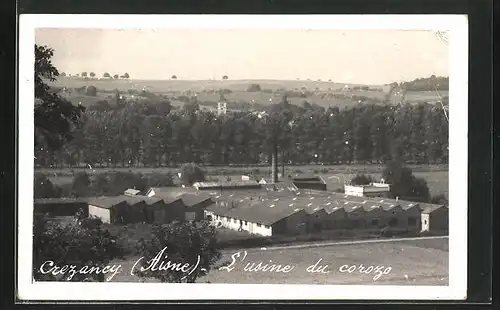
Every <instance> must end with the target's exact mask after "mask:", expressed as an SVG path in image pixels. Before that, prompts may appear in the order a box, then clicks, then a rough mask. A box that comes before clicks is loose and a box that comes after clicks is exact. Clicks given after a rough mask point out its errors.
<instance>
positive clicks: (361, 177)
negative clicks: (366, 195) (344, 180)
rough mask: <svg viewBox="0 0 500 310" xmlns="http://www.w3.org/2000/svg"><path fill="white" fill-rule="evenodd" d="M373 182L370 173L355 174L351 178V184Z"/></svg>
mask: <svg viewBox="0 0 500 310" xmlns="http://www.w3.org/2000/svg"><path fill="white" fill-rule="evenodd" d="M372 182H373V178H372V176H371V175H366V174H357V175H356V176H355V177H354V178H352V180H351V184H352V185H368V184H370V183H372Z"/></svg>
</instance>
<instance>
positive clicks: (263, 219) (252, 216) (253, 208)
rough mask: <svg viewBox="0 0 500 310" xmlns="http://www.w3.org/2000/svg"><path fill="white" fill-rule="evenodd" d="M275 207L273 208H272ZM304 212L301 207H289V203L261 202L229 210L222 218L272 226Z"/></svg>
mask: <svg viewBox="0 0 500 310" xmlns="http://www.w3.org/2000/svg"><path fill="white" fill-rule="evenodd" d="M271 205H273V207H270V206H271ZM300 211H303V209H302V208H300V207H295V206H292V207H290V206H289V202H287V201H280V202H274V201H273V202H267V203H266V202H261V203H257V204H251V205H247V206H242V207H237V208H233V209H229V210H227V211H226V212H224V214H221V215H222V216H227V217H230V218H236V219H240V220H244V221H249V222H252V223H258V224H263V225H272V224H274V223H276V222H278V221H279V220H282V219H284V218H286V217H288V216H290V215H292V214H294V213H296V212H300Z"/></svg>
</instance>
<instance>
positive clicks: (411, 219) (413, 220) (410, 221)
mask: <svg viewBox="0 0 500 310" xmlns="http://www.w3.org/2000/svg"><path fill="white" fill-rule="evenodd" d="M408 225H410V226H415V225H417V219H416V218H414V217H409V218H408Z"/></svg>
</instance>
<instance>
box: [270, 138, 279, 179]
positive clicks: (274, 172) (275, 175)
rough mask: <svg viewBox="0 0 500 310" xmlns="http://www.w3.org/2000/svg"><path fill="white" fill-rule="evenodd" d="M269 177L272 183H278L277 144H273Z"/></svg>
mask: <svg viewBox="0 0 500 310" xmlns="http://www.w3.org/2000/svg"><path fill="white" fill-rule="evenodd" d="M271 179H272V182H273V183H278V145H276V144H274V146H273V154H272V159H271Z"/></svg>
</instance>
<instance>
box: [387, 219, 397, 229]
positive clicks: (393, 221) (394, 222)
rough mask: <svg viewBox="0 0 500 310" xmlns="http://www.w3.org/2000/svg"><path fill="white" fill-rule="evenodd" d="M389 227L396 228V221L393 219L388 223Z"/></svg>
mask: <svg viewBox="0 0 500 310" xmlns="http://www.w3.org/2000/svg"><path fill="white" fill-rule="evenodd" d="M389 226H391V227H394V226H398V219H397V218H395V217H393V218H392V219H391V220H390V221H389Z"/></svg>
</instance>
